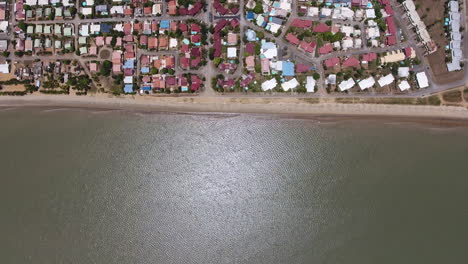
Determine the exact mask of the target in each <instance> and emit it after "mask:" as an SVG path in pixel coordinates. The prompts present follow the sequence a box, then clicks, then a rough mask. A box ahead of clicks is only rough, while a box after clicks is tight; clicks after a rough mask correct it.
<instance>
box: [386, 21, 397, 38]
mask: <svg viewBox="0 0 468 264" xmlns="http://www.w3.org/2000/svg"><path fill="white" fill-rule="evenodd" d="M385 23H387V31H388V33H390V34H392V35H394V34H395V33H396V26H395V21H393V17H386V18H385Z"/></svg>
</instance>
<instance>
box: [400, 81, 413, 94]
mask: <svg viewBox="0 0 468 264" xmlns="http://www.w3.org/2000/svg"><path fill="white" fill-rule="evenodd" d="M398 88H400V91H402V92H404V91H406V90H409V89H411V86H410V84H409V83H408V82H407V81H402V82H401V83H400V84H399V85H398Z"/></svg>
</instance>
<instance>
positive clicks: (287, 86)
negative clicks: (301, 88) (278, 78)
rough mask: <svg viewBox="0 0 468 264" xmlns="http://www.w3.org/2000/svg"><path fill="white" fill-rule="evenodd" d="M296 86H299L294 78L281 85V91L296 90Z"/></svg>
mask: <svg viewBox="0 0 468 264" xmlns="http://www.w3.org/2000/svg"><path fill="white" fill-rule="evenodd" d="M298 85H299V82H298V81H297V80H296V78H294V79H291V80H289V81H287V82H284V83H282V84H281V87H282V88H283V90H285V91H289V90H290V89H294V88H296V87H297V86H298Z"/></svg>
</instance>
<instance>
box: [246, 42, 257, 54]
mask: <svg viewBox="0 0 468 264" xmlns="http://www.w3.org/2000/svg"><path fill="white" fill-rule="evenodd" d="M245 51H246V52H247V53H249V54H251V55H253V54H255V44H253V43H252V42H249V43H247V45H245Z"/></svg>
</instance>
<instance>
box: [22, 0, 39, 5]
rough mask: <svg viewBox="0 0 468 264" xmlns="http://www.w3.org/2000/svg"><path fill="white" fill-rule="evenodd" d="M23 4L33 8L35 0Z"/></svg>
mask: <svg viewBox="0 0 468 264" xmlns="http://www.w3.org/2000/svg"><path fill="white" fill-rule="evenodd" d="M25 4H26V5H28V6H35V5H37V0H26V3H25Z"/></svg>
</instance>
